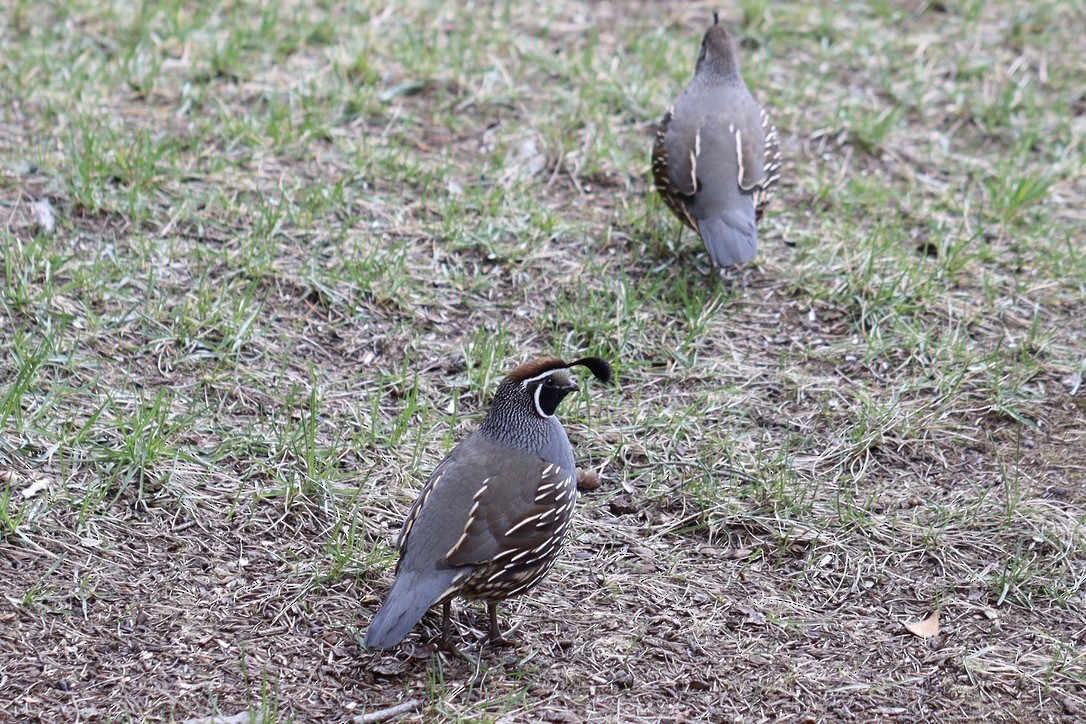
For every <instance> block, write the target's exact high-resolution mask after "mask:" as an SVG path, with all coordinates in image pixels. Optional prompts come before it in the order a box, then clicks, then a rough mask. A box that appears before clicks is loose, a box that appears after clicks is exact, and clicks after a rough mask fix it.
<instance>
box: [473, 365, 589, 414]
mask: <svg viewBox="0 0 1086 724" xmlns="http://www.w3.org/2000/svg"><path fill="white" fill-rule="evenodd" d="M570 367H587V368H588V369H589V371H590V372H591V373H592V374H593V375H595V376H596V378H597V379H600V380H602V381H604V382H609V381H610V380H611V365H609V364H607V362H605V361H604V360H602V359H600V358H599V357H582V358H580V359H577V360H574V361H573V362H566V361H564V360H561V359H559V358H557V357H543V358H541V359H535V360H531V361H530V362H525V363H524V364H522V365H520V366H518V367H517V368H516V369H514V370H513V371H512V372H510V373H509V374H508V375H507V376H506V377H505V379H504V380H502V382H501V384H500V385H498V390H497V392H496V393H494V401H493V402H492V403H491V412H490V415H489V416H488V419H489V418H490V417H494V419H495V420H498V419H500V418H501V416H502V415H503V414H504V413H505V412H506V411H508V410H510V409H512V408H514V407H520V409H525V408H527V409H529V410H532V411H534V412H535V414H536V415H538V416H539V417H541V418H549V417H553V416H554V412H555V410H557V409H558V405H559V403H560V402H561V401H562V399H563V398H565V396H566V395H568V394H569V393H571V392H575V391H576V390H578V389H580V388H579V387H578V386H577V382H576V381H575V380H574V379H573V375H572V374H571V373H570ZM495 424H497V423H495Z"/></svg>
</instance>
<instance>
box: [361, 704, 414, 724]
mask: <svg viewBox="0 0 1086 724" xmlns="http://www.w3.org/2000/svg"><path fill="white" fill-rule="evenodd" d="M421 704H422V699H411V700H410V701H405V702H404V703H402V704H397V705H396V706H390V707H388V708H387V709H378V710H377V711H371V712H369V713H367V714H359V715H358V716H356V717H355V718H353V719H351V721H352V722H354V724H371V723H372V722H378V721H385V720H386V719H391V718H392V717H394V716H399V715H400V714H406V713H407V712H409V711H414V710H415V709H418V708H419V706H420V705H421Z"/></svg>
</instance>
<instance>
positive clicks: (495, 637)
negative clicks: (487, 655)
mask: <svg viewBox="0 0 1086 724" xmlns="http://www.w3.org/2000/svg"><path fill="white" fill-rule="evenodd" d="M486 612H487V613H489V614H490V637H489V638H490V645H491V646H495V647H497V646H512V645H513V642H512V641H510V640H509V639H507V638H504V637H503V636H502V630H501V626H499V625H498V603H497V601H487V603H486Z"/></svg>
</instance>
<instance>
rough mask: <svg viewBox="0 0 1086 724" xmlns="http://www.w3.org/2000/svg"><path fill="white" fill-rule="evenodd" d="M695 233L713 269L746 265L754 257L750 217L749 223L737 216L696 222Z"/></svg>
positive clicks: (755, 247) (755, 242)
mask: <svg viewBox="0 0 1086 724" xmlns="http://www.w3.org/2000/svg"><path fill="white" fill-rule="evenodd" d="M698 231H699V232H701V240H702V242H703V243H704V244H705V249H706V251H708V252H709V258H710V259H712V261H713V266H715V267H716V268H717V269H724V268H726V267H730V266H735V265H736V264H746V263H747V262H749V261H750V260H751V259H753V258H754V257H755V256H756V255H757V254H758V232H757V231H756V230H755V228H754V215H753V214H751V216H750V219H749V220H748V219H746V218H744V217H743V216H742V215H740V214H725V215H723V216H719V217H713V218H709V219H699V220H698Z"/></svg>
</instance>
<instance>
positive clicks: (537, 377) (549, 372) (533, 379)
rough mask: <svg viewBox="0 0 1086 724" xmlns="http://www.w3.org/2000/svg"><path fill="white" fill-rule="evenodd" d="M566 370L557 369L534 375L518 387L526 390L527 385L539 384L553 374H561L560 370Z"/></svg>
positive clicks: (564, 368) (563, 368)
mask: <svg viewBox="0 0 1086 724" xmlns="http://www.w3.org/2000/svg"><path fill="white" fill-rule="evenodd" d="M566 369H569V368H568V367H559V368H557V369H553V370H547V371H546V372H542V373H540V374H538V375H536V376H535V377H529V378H528V379H526V380H524V381H523V382H521V383H520V386H521V387H523V388H524V389H528V385H530V384H531V383H533V382H539V381H540V380H542V379H545V378H547V377H550V376H551V375H553V374H554V373H555V372H561V371H562V370H566Z"/></svg>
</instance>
